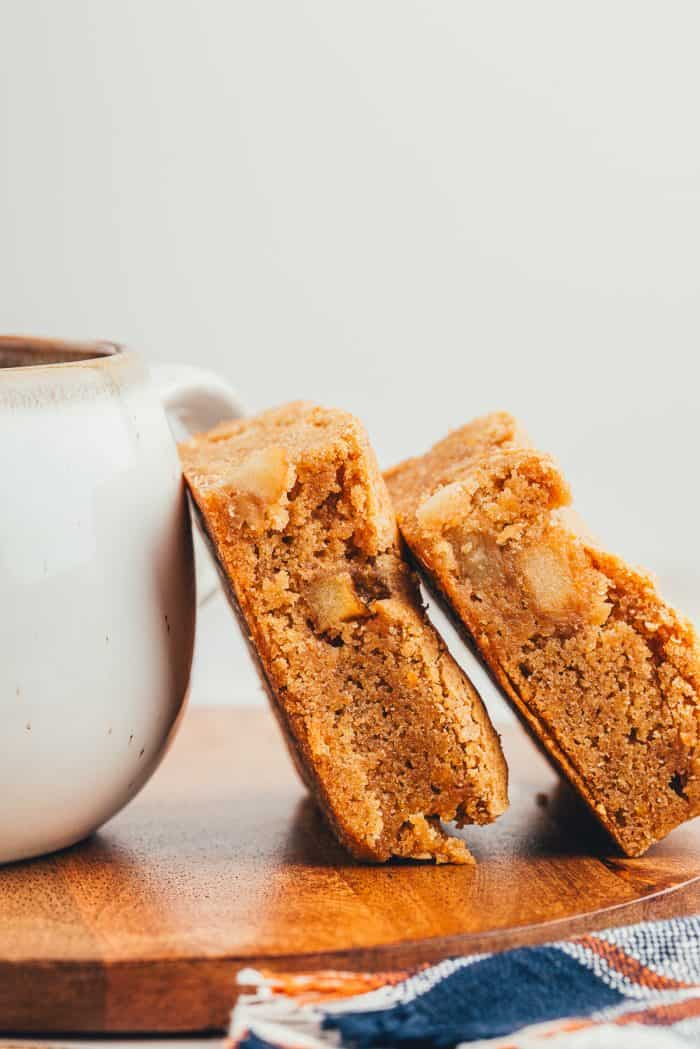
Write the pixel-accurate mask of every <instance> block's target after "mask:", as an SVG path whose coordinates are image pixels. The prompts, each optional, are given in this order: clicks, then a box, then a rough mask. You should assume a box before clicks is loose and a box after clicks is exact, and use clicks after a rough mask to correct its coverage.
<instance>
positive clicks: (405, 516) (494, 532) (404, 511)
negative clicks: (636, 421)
mask: <svg viewBox="0 0 700 1049" xmlns="http://www.w3.org/2000/svg"><path fill="white" fill-rule="evenodd" d="M386 477H387V482H388V485H389V490H390V493H391V495H392V498H393V500H394V504H395V506H396V509H397V514H398V518H399V524H400V527H401V530H402V532H403V534H404V537H405V539H406V541H407V543H408V545H409V547H410V548H411V550H412V553H413V555H414V557H415V558H416V560H417V562H418V563H419V564H420V565H421V567H422V568H423V570H424V571H425V573H426V575H427V576H428V578H429V581H430V582H431V585H432V586H433V587H434V588H435V590H436V591H437V592H438V593H439V594H440V595H441V596H442V598H443V599H444V600H445V602H446V603H447V604H448V605H449V606H450V607H451V609H452V611H453V612H454V614H455V615H456V617H457V618H458V619H459V621H460V622H461V623H462V624H463V626H464V628H466V630H467V631H468V633H469V635H470V637H471V638H472V639H473V641H474V643H475V645H476V647H477V649H478V651H479V653H480V655H481V657H482V658H483V659H484V661H485V663H486V664H487V666H488V667H489V669H490V670H491V672H492V674H493V675H494V677H495V679H496V680H497V682H498V683H499V684H500V686H501V687H502V689H503V690H504V692H505V693H506V695H507V696H508V697H509V698H510V700H511V701H512V702H513V705H514V707H515V709H516V711H517V712H518V713H519V714H520V716H521V717H522V718H523V720H524V722H525V723H526V724H527V726H528V728H529V729H530V731H531V732H532V733H533V734H534V736H535V737H536V738H537V739H538V740H539V741H540V743H541V744H542V745H543V747H544V748H545V750H546V752H547V753H548V754H549V756H550V757H551V758H552V760H553V761H554V762H555V764H556V765H558V767H559V768H560V769H561V770H562V772H563V773H564V774H565V775H566V776H567V777H568V778H569V779H570V781H571V782H572V784H573V785H574V786H575V787H576V789H577V790H578V791H579V793H580V794H581V795H582V797H583V798H584V800H585V801H586V802H587V804H588V805H589V807H590V808H591V809H592V811H593V812H594V813H595V815H596V816H597V818H598V819H599V820H600V822H601V823H602V824H603V825H604V826H605V827H606V829H607V830H608V832H609V833H610V834H611V835H612V837H613V838H614V839H615V840H616V841H617V843H618V844H619V845H620V847H621V848H622V849H623V851H625V852H626V853H628V854H629V855H638V854H640V853H641V852H643V851H645V849H646V848H648V847H649V845H650V844H651V843H652V842H653V841H656V840H658V839H659V838H660V837H662V836H663V835H665V834H666V833H668V831H669V830H671V829H672V828H673V827H674V826H676V825H677V824H678V823H680V822H682V821H683V820H685V819H688V818H690V817H691V816H694V815H696V814H697V813H698V812H700V766H699V763H698V757H697V738H698V696H699V695H700V650H699V648H698V642H697V638H696V636H695V633H694V631H693V629H692V627H691V626H690V624H689V623H687V622H686V621H685V620H684V619H683V618H682V617H680V616H679V615H678V614H677V613H676V612H674V611H673V609H671V608H670V607H669V606H668V605H666V604H665V603H664V602H663V601H662V600H661V598H660V597H659V595H658V594H657V592H656V589H655V586H654V584H653V581H652V580H651V579H650V578H649V576H647V575H645V574H644V573H642V572H640V571H637V570H634V569H631V568H630V567H629V566H627V565H626V564H625V563H624V562H623V561H621V560H620V559H619V558H617V557H615V556H613V555H611V554H608V553H605V552H603V551H602V550H600V549H599V548H598V547H597V546H596V544H595V543H594V542H593V540H591V539H590V537H588V536H587V535H586V534H585V532H584V531H583V530H582V528H581V526H580V525H579V523H578V521H577V520H576V519H575V517H574V515H573V513H572V512H571V511H570V509H569V505H568V504H569V502H570V493H569V489H568V487H567V485H566V483H565V481H564V480H563V478H562V477H561V474H560V473H559V471H558V469H557V467H556V466H555V464H554V463H553V461H552V460H551V459H550V458H549V457H548V456H546V455H543V454H542V453H540V452H538V451H537V450H536V449H534V448H533V447H532V446H531V445H530V443H529V441H528V440H527V438H526V437H525V436H524V434H523V432H522V431H521V430H520V428H519V427H518V425H517V423H516V422H515V420H514V419H512V417H510V416H508V415H506V414H504V413H501V414H498V415H494V416H488V417H486V418H485V419H479V420H476V421H475V422H474V423H471V424H469V425H468V426H466V427H463V428H462V429H461V430H458V431H456V432H454V433H452V434H450V435H449V437H448V438H446V439H445V440H444V441H442V442H440V443H439V444H437V445H436V446H435V447H434V448H433V449H432V450H431V451H429V452H428V453H427V454H426V455H424V456H422V457H420V458H418V459H412V460H408V461H407V462H405V463H402V464H401V465H399V466H398V467H396V468H394V469H393V470H391V471H389V473H388V474H387V475H386Z"/></svg>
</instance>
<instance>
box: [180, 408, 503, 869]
mask: <svg viewBox="0 0 700 1049" xmlns="http://www.w3.org/2000/svg"><path fill="white" fill-rule="evenodd" d="M180 451H181V457H182V461H183V465H184V471H185V476H186V479H187V482H188V485H189V488H190V490H191V492H192V495H193V496H194V499H195V501H196V504H197V506H198V508H199V511H200V512H201V517H202V519H203V522H204V525H205V528H206V531H207V533H208V536H209V538H210V540H211V542H212V545H213V547H214V551H215V553H216V555H217V558H218V561H219V565H220V568H221V569H222V572H223V574H224V577H225V580H226V582H227V585H228V589H229V593H230V596H231V598H232V602H233V604H234V608H235V609H236V610H237V611H238V612H239V614H240V616H241V618H242V620H243V622H244V626H245V628H246V630H247V632H248V633H249V636H250V640H251V642H252V647H253V650H254V653H255V654H256V655H257V657H258V661H259V667H260V669H261V671H262V676H263V680H264V682H265V684H266V686H267V691H268V694H269V696H270V699H271V702H272V705H273V708H274V710H275V712H276V714H277V716H278V719H279V721H280V723H281V725H282V728H283V730H284V734H285V737H286V739H287V743H288V745H289V748H290V751H291V753H292V756H293V758H294V759H295V762H296V764H297V767H298V769H299V771H300V773H301V775H302V777H303V778H304V780H305V782H306V784H307V786H308V787H309V788H310V790H311V791H312V793H313V794H314V795H315V797H316V799H317V801H318V803H319V804H320V806H321V808H322V810H323V811H324V812H325V814H326V816H327V818H328V820H329V822H330V824H331V826H332V827H333V829H334V830H335V833H336V834H337V836H338V838H339V839H340V841H341V842H342V843H343V844H344V845H345V846H346V847H347V848H348V849H349V850H350V852H352V853H353V854H354V855H355V856H357V857H358V858H361V859H363V860H371V861H384V860H387V859H389V858H390V857H391V856H404V857H411V858H413V859H435V860H437V861H438V862H455V863H469V862H472V859H471V856H470V854H469V852H468V850H467V848H466V845H465V844H464V842H463V841H462V840H461V839H459V838H457V837H451V836H449V835H448V834H447V833H446V832H445V830H444V829H443V826H442V824H443V822H448V821H452V820H456V821H457V823H458V824H459V825H461V824H463V823H471V822H474V823H488V822H489V821H491V820H493V819H494V818H495V817H496V816H498V815H499V814H500V813H501V812H503V810H504V809H505V808H506V805H507V783H506V781H507V773H506V767H505V763H504V760H503V756H502V753H501V749H500V744H499V740H498V736H497V735H496V733H495V732H494V730H493V728H492V726H491V723H490V721H489V719H488V715H487V714H486V711H485V710H484V707H483V705H482V703H481V700H480V698H479V696H478V694H477V693H476V692H475V691H474V689H473V687H472V686H471V684H470V683H469V681H468V680H467V678H466V677H465V676H464V674H463V673H462V671H461V670H460V669H459V668H458V666H457V665H456V663H455V662H454V661H453V660H452V658H451V657H450V656H449V654H448V652H447V651H446V648H445V645H444V643H443V642H442V640H441V638H440V637H439V635H438V634H437V633H436V631H435V630H434V629H433V627H432V626H431V625H430V623H429V622H428V620H427V619H426V617H425V615H424V613H423V610H422V607H421V604H420V598H419V592H418V589H417V583H416V580H415V578H414V576H413V574H412V572H411V570H410V569H409V567H408V565H407V564H406V561H405V560H404V558H403V556H402V552H401V549H400V546H399V538H398V531H397V526H396V517H395V514H394V511H393V508H392V506H391V503H390V500H389V496H388V492H387V489H386V485H385V483H384V481H383V479H382V477H381V474H380V473H379V470H378V467H377V464H376V460H375V458H374V455H373V453H372V451H371V449H370V446H369V444H368V441H367V437H366V435H365V433H364V430H363V429H362V427H361V425H360V424H359V423H358V422H357V420H355V419H354V418H353V417H352V416H350V415H347V414H345V413H344V412H340V411H329V410H324V409H322V408H319V407H316V406H314V405H310V404H306V403H297V404H290V405H287V406H285V407H282V408H279V409H275V410H273V411H269V412H266V413H264V414H263V415H260V416H258V417H256V418H251V419H245V420H238V421H236V422H231V423H226V424H223V425H220V426H218V427H216V428H215V429H214V430H212V431H210V432H209V433H207V434H203V435H200V436H197V437H195V438H193V439H192V440H190V441H188V442H187V443H185V444H183V445H182V446H181V449H180Z"/></svg>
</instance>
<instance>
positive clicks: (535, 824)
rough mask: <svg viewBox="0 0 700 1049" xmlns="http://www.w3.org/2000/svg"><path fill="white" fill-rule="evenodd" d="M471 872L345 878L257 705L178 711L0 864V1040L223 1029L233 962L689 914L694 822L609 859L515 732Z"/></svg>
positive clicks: (416, 955) (287, 965) (347, 866)
mask: <svg viewBox="0 0 700 1049" xmlns="http://www.w3.org/2000/svg"><path fill="white" fill-rule="evenodd" d="M504 746H505V750H506V756H507V758H508V760H509V765H510V770H511V789H510V794H511V807H510V809H509V811H508V813H507V814H506V816H504V817H503V818H502V819H500V820H499V821H498V822H497V823H496V824H494V825H492V826H491V827H483V828H466V829H465V830H464V831H463V832H461V833H463V834H464V835H465V837H466V839H467V841H468V842H469V845H470V848H471V849H472V851H473V852H474V854H475V856H476V857H477V860H478V865H477V867H476V868H469V867H435V866H432V865H428V864H417V863H407V862H403V863H394V864H390V865H388V866H384V867H366V866H361V865H359V864H357V863H355V862H353V861H352V860H351V859H349V858H348V857H347V856H346V855H345V853H344V852H343V851H342V850H341V849H340V847H339V846H338V845H337V844H336V843H335V841H334V839H333V838H332V837H331V836H330V834H329V833H328V831H327V830H326V828H325V826H324V825H323V823H322V822H321V820H320V818H319V816H318V814H317V812H316V810H315V809H314V807H313V806H312V805H311V803H310V802H309V801H308V799H306V797H305V795H304V791H303V789H302V787H301V786H300V784H299V782H298V781H297V779H296V776H295V774H294V772H293V770H292V768H291V766H290V763H289V761H288V758H287V755H286V753H285V751H284V748H283V746H282V743H281V741H280V739H279V736H278V730H277V727H276V725H275V724H274V723H273V720H272V717H271V716H270V715H269V714H268V712H267V711H265V710H240V709H239V710H231V709H228V710H227V709H217V710H192V711H190V712H189V714H188V715H187V716H186V718H185V721H184V724H183V727H182V730H181V732H180V735H179V736H178V738H177V740H176V742H175V744H174V746H173V748H172V750H171V752H170V754H169V755H168V757H167V759H166V761H165V762H164V764H163V765H162V766H161V768H160V770H159V771H158V772H157V774H156V776H155V777H154V779H153V780H152V782H151V783H150V784H149V785H148V786H147V787H146V789H145V790H144V791H143V793H142V794H141V795H140V797H139V798H137V799H136V800H135V801H134V802H133V803H132V804H131V805H130V806H129V807H128V808H127V809H126V810H124V812H122V813H121V814H120V815H119V816H117V817H116V818H115V819H113V820H112V821H111V822H110V823H109V824H108V825H107V826H106V827H105V828H104V829H103V830H102V831H101V832H100V833H99V834H97V835H95V836H94V837H93V838H92V839H90V840H89V841H87V842H85V843H83V844H82V845H78V846H76V847H75V848H72V849H69V850H67V851H65V852H63V853H60V854H58V855H54V856H52V857H48V858H46V859H41V860H34V861H32V862H29V863H22V864H15V865H10V866H7V867H4V868H1V869H0V1030H2V1031H3V1032H5V1033H12V1034H21V1033H34V1034H55V1033H59V1032H61V1033H69V1032H72V1033H87V1032H93V1033H104V1032H111V1033H115V1032H134V1033H135V1032H153V1033H166V1032H184V1031H205V1030H218V1029H221V1028H222V1027H223V1026H224V1025H225V1024H226V1021H227V1016H228V1013H229V1011H230V1008H231V1006H232V1004H233V1001H234V998H235V994H236V986H235V979H236V972H237V970H238V969H239V968H240V967H241V966H249V965H253V966H262V967H264V968H268V969H272V970H274V969H278V970H281V969H285V970H303V969H305V968H310V967H318V966H324V967H335V968H338V967H342V968H345V969H363V968H370V969H376V968H381V969H384V970H385V969H392V968H397V967H398V968H402V967H405V966H409V965H413V964H417V963H420V962H422V961H431V960H436V959H439V958H442V957H446V956H448V955H451V954H456V953H462V952H469V951H474V950H491V949H500V948H503V947H507V946H512V945H516V944H523V943H533V942H541V941H544V940H548V939H552V938H555V937H559V936H564V935H567V934H568V933H571V932H579V931H580V932H583V931H585V930H587V929H592V928H596V927H601V926H605V925H614V924H621V923H623V922H628V921H635V920H637V919H640V918H651V917H662V916H668V915H672V914H682V913H686V912H688V913H689V912H691V911H694V910H696V909H698V908H700V891H699V885H700V883H699V882H697V881H695V880H694V879H696V878H697V877H698V875H699V874H700V826H699V825H698V823H697V821H696V822H695V823H692V824H688V825H687V826H686V827H683V828H680V829H679V830H677V831H676V832H675V833H674V834H672V835H671V836H670V837H669V838H668V839H667V840H666V841H665V842H663V843H661V844H660V845H658V846H656V847H655V848H653V849H652V850H651V851H650V852H649V853H648V854H647V856H646V857H644V858H643V859H638V860H628V859H623V858H621V857H620V856H618V855H617V854H616V853H615V852H614V850H613V847H612V846H611V845H610V843H609V842H608V841H607V840H606V839H605V838H604V837H603V836H602V834H601V833H600V832H599V831H598V830H597V828H596V827H595V826H593V824H592V823H591V821H590V817H589V816H588V815H587V813H586V812H585V811H584V810H583V809H582V808H581V807H579V805H578V804H577V803H576V801H575V799H574V798H573V797H572V796H571V794H570V793H569V792H568V789H567V788H565V787H564V786H562V785H561V784H560V783H559V781H558V780H557V778H556V776H555V775H554V773H553V772H552V771H551V770H550V769H549V766H548V765H546V764H545V762H544V761H543V760H542V758H540V756H539V754H538V753H537V751H536V750H535V749H534V747H533V745H532V744H531V743H530V741H529V740H528V739H527V737H526V736H525V734H524V733H523V732H522V730H520V729H517V728H514V729H513V730H512V732H511V733H508V734H506V736H505V739H504Z"/></svg>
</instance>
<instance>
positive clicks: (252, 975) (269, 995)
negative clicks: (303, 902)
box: [230, 916, 700, 1049]
mask: <svg viewBox="0 0 700 1049" xmlns="http://www.w3.org/2000/svg"><path fill="white" fill-rule="evenodd" d="M238 982H239V984H241V985H243V986H245V987H249V988H254V993H243V994H242V995H241V997H240V998H239V1000H238V1003H237V1005H236V1007H235V1009H234V1011H233V1017H232V1024H231V1036H230V1037H231V1045H232V1046H233V1047H235V1049H265V1047H267V1046H274V1047H280V1049H328V1046H343V1047H345V1046H348V1047H349V1046H352V1047H359V1049H374V1047H381V1049H393V1047H396V1049H423V1047H425V1049H431V1047H435V1049H449V1047H451V1046H456V1045H459V1044H460V1043H469V1045H470V1047H474V1046H489V1049H505V1047H513V1049H530V1047H532V1049H534V1047H540V1049H560V1047H566V1049H569V1047H571V1049H588V1047H589V1046H596V1047H607V1046H610V1047H613V1046H614V1047H615V1049H628V1047H629V1049H645V1047H646V1046H654V1047H655V1049H665V1047H669V1049H671V1047H674V1049H680V1047H685V1049H687V1047H688V1046H689V1045H690V1046H700V916H699V917H692V918H682V919H674V920H671V921H663V922H647V923H644V924H640V925H629V926H627V927H623V928H618V929H606V930H604V931H603V932H598V933H595V934H594V935H587V936H576V937H574V938H572V939H570V940H560V941H559V942H557V943H550V944H545V945H544V946H540V947H521V948H517V949H515V950H510V951H504V952H502V953H500V954H477V955H472V956H470V957H466V958H453V959H451V960H450V961H445V962H441V963H440V964H439V965H432V966H425V967H423V968H421V969H420V970H417V971H414V972H394V973H374V974H369V973H350V972H313V973H306V974H304V975H298V974H297V975H280V974H276V975H274V976H273V975H269V974H268V975H265V974H264V973H259V972H255V971H253V970H245V971H242V972H241V973H240V974H239V977H238Z"/></svg>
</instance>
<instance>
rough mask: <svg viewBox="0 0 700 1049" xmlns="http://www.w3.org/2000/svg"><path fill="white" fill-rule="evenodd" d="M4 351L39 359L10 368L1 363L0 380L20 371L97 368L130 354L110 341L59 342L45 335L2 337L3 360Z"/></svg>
mask: <svg viewBox="0 0 700 1049" xmlns="http://www.w3.org/2000/svg"><path fill="white" fill-rule="evenodd" d="M4 350H5V351H15V352H17V353H22V354H26V355H27V356H33V355H36V357H37V360H36V361H32V362H31V363H27V364H8V365H7V366H3V365H2V364H1V363H0V378H1V377H2V376H3V375H9V374H16V373H17V372H35V371H37V370H39V369H47V368H71V367H80V366H81V365H84V364H89V365H91V366H92V367H94V366H95V365H96V364H100V363H101V362H107V361H110V360H113V359H114V358H115V357H119V356H121V355H122V354H124V353H126V348H125V347H124V346H123V345H122V344H121V343H118V342H113V341H111V340H110V339H55V338H51V337H50V336H43V335H5V334H0V359H1V358H2V356H3V351H4ZM52 355H53V357H54V359H53V360H52V359H51V357H52Z"/></svg>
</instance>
